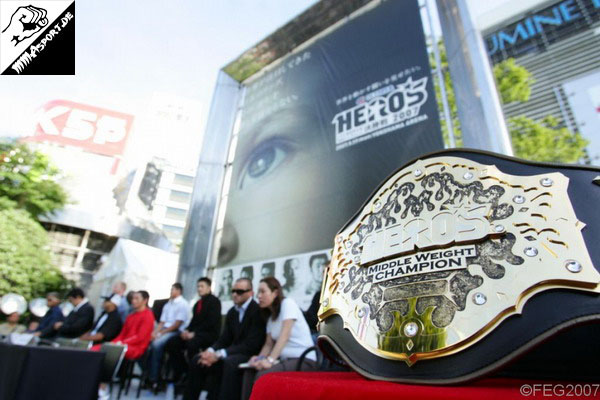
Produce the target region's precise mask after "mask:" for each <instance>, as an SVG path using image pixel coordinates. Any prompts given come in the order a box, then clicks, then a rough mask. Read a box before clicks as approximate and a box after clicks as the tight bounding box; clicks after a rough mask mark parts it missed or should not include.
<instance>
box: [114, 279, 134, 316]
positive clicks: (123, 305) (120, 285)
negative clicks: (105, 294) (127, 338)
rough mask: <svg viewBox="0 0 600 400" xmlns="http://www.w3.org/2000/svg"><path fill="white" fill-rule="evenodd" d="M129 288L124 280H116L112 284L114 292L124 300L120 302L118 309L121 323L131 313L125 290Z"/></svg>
mask: <svg viewBox="0 0 600 400" xmlns="http://www.w3.org/2000/svg"><path fill="white" fill-rule="evenodd" d="M126 290H127V284H126V283H125V282H123V281H119V282H115V283H114V284H113V286H112V294H113V295H117V296H119V297H120V298H121V299H123V301H121V302H119V307H118V309H117V311H118V312H119V315H120V316H121V323H124V322H125V319H126V318H127V315H129V311H130V310H129V308H130V307H129V303H128V302H127V301H125V297H126V294H125V291H126Z"/></svg>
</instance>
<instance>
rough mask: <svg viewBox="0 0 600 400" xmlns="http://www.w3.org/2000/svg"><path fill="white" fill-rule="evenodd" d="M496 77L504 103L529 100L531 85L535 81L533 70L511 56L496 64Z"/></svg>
mask: <svg viewBox="0 0 600 400" xmlns="http://www.w3.org/2000/svg"><path fill="white" fill-rule="evenodd" d="M494 78H495V79H496V85H497V86H498V92H499V93H500V100H502V103H504V104H508V103H512V102H514V101H520V102H524V101H528V100H529V96H530V95H531V85H532V84H533V83H534V82H535V80H534V79H533V76H532V75H531V72H529V71H527V69H526V68H525V67H522V66H520V65H518V64H517V63H516V62H515V59H514V58H509V59H508V60H504V61H502V62H500V63H498V64H496V65H494Z"/></svg>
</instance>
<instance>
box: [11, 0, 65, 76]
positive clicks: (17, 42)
mask: <svg viewBox="0 0 600 400" xmlns="http://www.w3.org/2000/svg"><path fill="white" fill-rule="evenodd" d="M0 71H2V75H19V74H20V75H74V74H75V2H74V1H72V0H38V1H33V2H32V1H22V0H19V1H13V0H6V1H1V2H0Z"/></svg>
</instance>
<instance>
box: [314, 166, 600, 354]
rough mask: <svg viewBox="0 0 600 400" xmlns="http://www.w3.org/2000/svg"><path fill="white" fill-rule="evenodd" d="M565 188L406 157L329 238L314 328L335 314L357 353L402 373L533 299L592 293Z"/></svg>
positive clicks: (548, 177)
mask: <svg viewBox="0 0 600 400" xmlns="http://www.w3.org/2000/svg"><path fill="white" fill-rule="evenodd" d="M568 185H569V179H568V178H567V177H566V176H564V175H563V174H561V173H560V172H554V173H548V174H543V175H533V176H515V175H509V174H506V173H503V172H501V171H500V170H498V169H497V168H496V167H495V166H494V165H483V164H479V163H477V162H474V161H471V160H467V159H464V158H458V157H435V158H430V159H426V160H419V161H416V162H415V163H413V164H411V165H409V166H407V167H406V168H404V169H402V170H400V171H399V172H397V173H396V174H394V175H393V176H392V177H391V178H389V179H388V180H387V181H386V183H385V184H384V185H383V186H381V187H380V188H379V189H378V191H377V192H376V193H375V195H374V196H373V197H372V198H371V200H370V201H369V202H368V203H367V204H366V205H365V206H364V207H363V209H362V210H361V212H360V213H359V214H358V215H357V216H356V217H355V219H354V220H353V221H352V222H351V223H349V224H348V225H347V226H346V228H345V229H344V230H343V231H342V232H340V233H339V234H338V235H337V236H336V238H335V244H334V250H333V255H332V259H331V264H330V265H329V267H328V268H327V270H326V271H325V279H324V282H323V290H322V291H321V306H320V309H319V320H321V321H322V320H324V319H326V318H327V317H329V316H330V315H332V314H338V315H339V316H340V317H341V318H342V319H343V321H344V328H345V329H348V330H349V331H350V332H351V333H352V335H353V336H354V338H355V339H356V340H357V341H358V342H359V343H360V344H361V345H362V346H363V347H364V348H365V349H367V350H369V351H370V352H372V353H374V354H376V355H378V356H381V357H384V358H388V359H394V360H403V361H405V362H406V363H407V364H408V365H412V364H414V363H415V362H417V361H418V360H421V359H430V358H437V357H442V356H445V355H449V354H453V353H456V352H459V351H461V350H462V349H465V348H467V347H469V346H472V345H473V344H474V343H476V342H477V341H478V340H479V339H481V338H483V337H484V336H485V335H487V334H489V333H490V332H492V331H493V330H494V328H495V327H496V326H498V324H500V323H501V322H502V321H503V320H504V319H506V318H508V317H510V316H511V315H515V314H519V313H520V312H521V310H522V309H523V306H524V304H525V303H526V302H527V300H528V299H529V298H531V297H532V296H533V295H535V294H536V293H539V292H541V291H544V290H548V289H554V288H568V289H576V290H585V291H593V292H597V293H600V285H599V283H600V274H599V273H598V272H597V271H596V269H595V268H594V266H593V264H592V261H591V259H590V256H589V254H588V251H587V249H586V246H585V242H584V240H583V236H582V234H581V230H582V229H583V228H584V227H585V224H584V223H583V222H581V221H579V220H578V219H577V217H576V215H575V212H574V210H573V207H572V205H571V201H570V200H569V197H568V192H567V188H568Z"/></svg>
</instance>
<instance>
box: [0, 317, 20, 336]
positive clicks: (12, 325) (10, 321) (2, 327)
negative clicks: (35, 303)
mask: <svg viewBox="0 0 600 400" xmlns="http://www.w3.org/2000/svg"><path fill="white" fill-rule="evenodd" d="M19 318H21V314H19V313H18V312H16V311H15V312H14V313H10V314H8V317H7V318H6V322H3V323H1V324H0V335H3V336H8V335H10V334H11V333H24V332H25V330H26V328H25V325H21V324H19Z"/></svg>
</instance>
